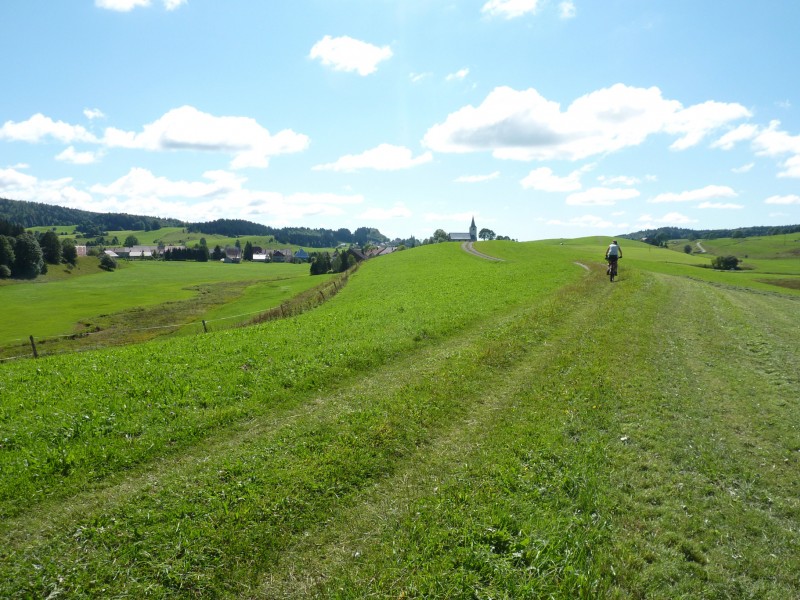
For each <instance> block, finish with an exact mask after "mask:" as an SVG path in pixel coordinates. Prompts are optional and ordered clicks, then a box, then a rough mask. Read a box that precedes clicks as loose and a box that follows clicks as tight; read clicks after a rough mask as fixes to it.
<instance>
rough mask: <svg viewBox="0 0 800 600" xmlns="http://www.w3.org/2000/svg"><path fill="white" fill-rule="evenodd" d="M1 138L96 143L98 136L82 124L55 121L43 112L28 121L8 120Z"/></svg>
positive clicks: (2, 129)
mask: <svg viewBox="0 0 800 600" xmlns="http://www.w3.org/2000/svg"><path fill="white" fill-rule="evenodd" d="M0 139H5V140H9V141H16V142H30V143H36V142H41V141H43V140H46V139H52V140H55V141H59V142H63V143H65V144H71V143H74V142H89V143H96V142H97V141H98V140H97V138H96V137H95V136H94V135H93V134H91V133H89V131H87V130H86V128H84V127H81V126H80V125H70V124H69V123H65V122H64V121H54V120H53V119H51V118H50V117H46V116H44V115H43V114H41V113H37V114H35V115H33V116H32V117H31V118H30V119H28V120H27V121H20V122H18V123H15V122H14V121H6V122H5V123H4V124H3V126H2V127H0Z"/></svg>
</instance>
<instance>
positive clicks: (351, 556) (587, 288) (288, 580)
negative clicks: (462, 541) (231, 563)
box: [244, 277, 617, 598]
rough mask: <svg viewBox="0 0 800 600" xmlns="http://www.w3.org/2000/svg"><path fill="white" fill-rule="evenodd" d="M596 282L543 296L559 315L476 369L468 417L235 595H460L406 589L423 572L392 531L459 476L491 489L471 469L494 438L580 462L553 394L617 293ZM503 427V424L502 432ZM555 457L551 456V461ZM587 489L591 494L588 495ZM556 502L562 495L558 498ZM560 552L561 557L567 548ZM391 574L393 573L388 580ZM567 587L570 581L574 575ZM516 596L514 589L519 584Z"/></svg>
mask: <svg viewBox="0 0 800 600" xmlns="http://www.w3.org/2000/svg"><path fill="white" fill-rule="evenodd" d="M604 283H605V279H604V278H599V277H594V278H587V280H584V283H583V284H582V285H581V286H580V290H579V291H578V286H575V287H573V288H572V289H570V290H569V292H568V293H564V294H561V295H559V297H558V298H554V299H551V300H550V302H553V303H554V304H559V306H560V310H561V311H563V312H561V313H560V317H559V318H558V319H555V320H556V321H557V323H556V324H555V326H554V327H552V329H549V330H548V331H547V335H546V336H545V337H544V338H542V339H540V340H539V343H537V344H521V347H520V348H519V354H516V355H515V359H514V361H513V362H512V363H511V364H508V365H506V366H505V367H504V368H499V369H493V370H487V371H486V372H485V374H484V376H483V377H482V378H481V380H480V387H481V389H482V390H488V391H487V392H485V393H483V394H482V396H483V397H482V401H481V402H479V403H477V404H475V405H474V407H473V410H472V411H471V412H470V413H469V414H468V415H465V416H464V418H462V419H459V420H457V421H454V422H452V423H451V424H450V425H449V426H448V427H447V428H446V430H444V431H443V432H442V434H441V435H440V436H439V437H438V438H437V439H436V440H435V441H433V442H432V443H431V444H430V445H429V446H428V447H427V448H426V450H425V452H423V453H419V455H418V456H415V457H414V459H413V461H408V462H407V463H406V464H405V466H404V467H403V468H402V469H400V470H398V472H397V473H396V474H394V475H393V476H392V477H390V478H387V479H384V480H381V481H378V482H376V483H375V485H374V486H373V487H371V488H368V489H366V490H365V491H364V492H363V493H362V494H359V497H357V498H355V499H354V501H353V503H352V504H350V505H347V506H343V507H342V508H341V510H339V511H337V513H336V514H335V515H334V517H332V519H331V521H330V522H329V523H326V524H324V525H323V526H321V527H317V528H314V529H313V530H311V531H309V532H307V533H306V535H305V536H304V537H303V538H301V539H300V540H299V542H298V543H297V544H296V545H295V546H294V547H293V548H291V549H290V550H289V551H288V552H287V553H286V554H285V555H284V556H283V557H282V559H281V561H280V563H279V564H278V565H277V568H276V569H275V570H274V571H273V572H271V573H270V574H269V575H267V576H266V577H265V579H264V581H263V582H262V584H261V585H260V586H259V587H258V588H256V589H254V590H249V591H248V592H247V593H245V594H244V596H246V597H253V598H305V597H331V596H332V595H340V596H341V597H353V598H356V597H367V596H369V597H372V596H376V597H405V596H406V594H408V595H409V596H415V595H417V596H419V595H421V596H424V597H434V596H436V597H449V595H450V594H455V595H456V596H459V597H460V596H461V595H463V594H464V593H466V592H467V590H466V589H455V588H451V589H450V590H449V593H442V594H441V595H439V594H437V593H435V592H434V591H433V590H432V589H422V590H421V589H420V588H418V587H417V588H414V586H415V583H414V575H413V572H414V571H416V570H419V569H422V568H423V565H420V564H416V565H414V564H412V563H413V561H412V560H409V563H408V564H407V565H404V567H402V568H398V566H397V564H396V563H397V560H401V559H396V558H395V556H396V555H399V554H404V553H406V552H407V551H408V548H402V549H401V548H399V547H396V545H395V544H396V543H397V541H396V537H397V536H398V534H399V533H401V532H403V530H404V528H407V527H408V526H409V523H410V522H413V521H414V520H415V519H416V518H418V517H419V515H420V513H419V512H416V515H417V516H416V517H415V511H417V510H425V508H422V507H427V508H430V507H431V506H441V505H442V504H446V503H448V502H449V501H451V500H452V496H453V495H456V496H457V495H458V494H459V493H460V492H458V491H457V490H458V488H459V486H460V482H463V481H464V480H471V481H475V484H476V485H479V486H480V485H482V486H492V485H494V484H495V483H496V482H494V481H491V479H492V477H489V476H487V477H485V478H483V480H482V478H481V476H480V475H479V474H478V473H479V472H480V471H481V469H487V470H491V469H493V468H494V467H495V465H494V463H493V462H492V461H493V456H494V458H496V454H494V455H493V452H496V450H497V449H496V448H495V449H494V450H492V449H491V448H492V446H493V445H494V444H495V441H494V438H495V436H497V437H498V438H499V439H501V440H502V444H503V445H504V446H503V447H502V448H501V450H500V452H501V454H502V453H505V451H506V450H507V454H509V455H513V456H512V459H511V462H512V463H514V462H516V461H518V460H519V459H520V456H519V454H520V452H521V450H520V448H519V446H518V445H516V442H517V441H518V438H519V437H525V436H526V435H528V436H530V437H529V439H528V441H530V440H531V439H539V440H540V441H541V442H542V444H543V446H546V448H545V447H541V448H531V449H530V450H531V455H533V456H538V455H539V453H540V452H541V453H542V454H547V453H548V452H552V453H553V455H552V456H551V458H553V459H554V460H562V459H563V460H564V461H565V462H566V461H568V460H575V461H576V462H578V463H579V462H580V458H577V457H575V456H571V457H570V456H569V455H570V453H571V452H570V451H568V450H565V448H564V446H563V445H562V444H563V443H564V434H563V431H564V430H565V429H567V428H569V425H568V422H569V420H570V416H569V415H568V414H565V412H564V406H563V404H561V402H560V399H558V398H554V390H555V389H557V388H559V387H562V386H563V382H562V381H561V379H562V373H563V370H564V369H565V368H568V366H569V364H570V363H571V358H570V357H571V355H572V354H573V353H574V352H575V351H576V350H575V347H576V346H582V345H583V343H584V339H583V336H580V335H577V336H576V335H575V332H576V331H585V330H591V329H593V328H597V327H602V320H603V318H604V317H603V316H604V308H608V307H610V306H612V305H613V302H614V300H615V298H616V297H617V294H613V293H612V294H608V293H607V288H606V286H605V285H604ZM565 307H568V308H566V309H565ZM537 312H538V311H537V310H536V309H532V310H531V311H530V314H528V315H526V317H527V318H521V319H520V320H518V321H516V322H515V323H513V324H511V325H510V326H509V330H508V331H507V332H504V333H507V334H510V335H514V334H516V335H518V336H524V335H526V334H529V333H530V332H531V329H532V328H535V327H536V322H537V321H539V319H540V318H541V317H542V316H544V315H541V314H537ZM509 422H512V423H516V424H522V428H523V429H526V428H529V429H530V430H531V431H533V433H531V431H527V432H525V433H524V434H523V433H522V431H517V432H516V433H513V431H514V429H515V428H514V426H513V425H512V426H510V425H509ZM509 428H510V429H511V430H512V433H511V434H509V431H508V430H509ZM518 434H519V435H518ZM551 434H553V435H554V436H555V438H556V440H555V441H554V440H553V439H552V438H549V437H548V436H550V435H551ZM537 436H540V437H537ZM567 442H568V443H569V442H570V441H569V440H568V441H567ZM559 453H561V454H560V457H559V458H554V457H555V456H557V455H558V454H559ZM527 458H530V457H527ZM487 461H488V462H487ZM534 462H535V460H534ZM512 468H513V467H512ZM533 468H534V469H535V467H533ZM515 475H520V474H518V473H515ZM548 475H552V473H548ZM495 476H496V477H499V478H501V479H502V478H504V477H505V475H504V474H503V473H496V474H495ZM520 477H522V475H520ZM537 485H539V486H550V485H552V482H549V483H548V482H546V481H542V480H539V481H538V483H537ZM531 489H533V488H531ZM448 491H449V494H450V496H449V497H448V495H447V494H448ZM463 491H464V492H466V493H468V494H469V493H471V492H475V493H477V490H471V491H470V490H468V489H465V490H463ZM587 493H588V494H589V495H591V492H587ZM528 499H529V500H530V501H531V502H533V501H534V500H535V498H532V497H528ZM516 500H518V498H517V499H516ZM539 500H540V501H541V500H542V498H541V497H540V498H539ZM560 500H564V498H563V497H561V498H560ZM567 501H569V502H570V503H571V504H572V506H573V508H574V507H575V506H577V505H578V504H579V502H578V501H577V500H575V499H567ZM498 502H502V499H498ZM524 502H525V500H523V503H524ZM542 505H547V502H542ZM547 506H549V507H551V505H547ZM474 508H475V507H474V506H473V509H474ZM491 512H492V511H491V510H490V509H487V510H486V514H485V515H483V517H482V518H483V519H485V521H486V523H487V525H488V524H490V523H491V522H492V517H491ZM579 512H580V511H579ZM478 520H480V518H479V519H478ZM570 521H571V522H572V523H573V524H577V523H578V522H582V519H580V518H576V519H574V520H571V519H569V518H568V517H567V518H566V519H565V520H564V521H562V522H561V523H560V524H561V525H563V526H565V527H569V525H568V523H569V522H570ZM583 524H584V525H585V523H583ZM596 525H597V526H596V528H594V530H593V531H591V532H589V533H587V536H588V537H592V536H602V535H604V533H603V530H604V527H605V526H604V524H603V523H602V522H601V521H599V520H598V522H597V523H596ZM462 526H463V524H462ZM519 533H520V534H521V533H522V532H519ZM539 533H540V534H541V535H545V536H547V535H553V534H554V533H556V534H557V535H562V536H564V537H566V536H567V535H568V534H567V533H566V531H565V530H561V531H557V532H556V531H553V530H547V528H546V527H543V528H542V530H541V531H540V532H539ZM514 534H517V532H514ZM452 550H453V548H452V547H446V548H442V549H441V553H442V554H447V553H448V552H452ZM565 552H566V553H567V554H568V553H569V550H568V549H567V550H566V551H565ZM508 554H509V557H507V558H509V559H511V560H514V557H513V556H512V555H513V554H514V553H513V552H511V551H510V550H509V552H508ZM520 554H521V553H520ZM375 555H380V556H381V557H382V558H381V559H379V560H378V566H377V567H375V566H373V565H370V564H363V565H360V566H359V563H360V559H361V557H362V556H364V557H370V556H375ZM417 560H419V557H417ZM588 562H591V561H588ZM588 568H590V567H588ZM393 569H394V571H393ZM404 570H405V571H407V572H408V580H406V581H404V580H403V575H402V571H404ZM387 573H389V575H387ZM394 576H396V577H398V579H397V580H396V581H394V582H392V581H389V579H391V578H392V577H394ZM537 577H538V576H537ZM442 578H443V577H442ZM522 579H526V578H525V577H523V578H522ZM542 579H546V577H545V578H542ZM552 579H559V578H558V577H555V578H551V581H550V582H549V583H553V581H552ZM439 583H441V582H439ZM527 583H530V581H528V582H527ZM572 583H573V584H575V581H572ZM558 584H559V585H564V582H563V581H560V582H558ZM536 585H539V586H540V588H542V589H540V591H542V593H544V592H543V589H544V588H546V587H547V585H548V583H547V582H539V584H536ZM600 585H601V582H600V576H599V575H598V577H597V578H596V579H595V581H594V582H587V583H586V589H590V588H592V586H595V587H594V588H593V589H595V591H596V590H597V589H599V587H598V586H600ZM500 587H501V588H502V586H500ZM556 587H557V586H556ZM410 590H414V591H413V592H412V591H410ZM482 592H483V593H486V594H489V595H493V594H492V593H491V592H493V593H494V594H500V595H501V596H502V595H503V593H504V592H505V593H506V594H508V593H509V592H508V590H498V589H492V590H488V589H483V590H482ZM517 592H519V593H521V592H520V590H517ZM475 593H478V591H477V590H476V592H475Z"/></svg>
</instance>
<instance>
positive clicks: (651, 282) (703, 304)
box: [0, 266, 800, 598]
mask: <svg viewBox="0 0 800 600" xmlns="http://www.w3.org/2000/svg"><path fill="white" fill-rule="evenodd" d="M603 272H604V271H603V269H602V266H595V267H594V268H593V270H592V271H591V272H590V273H589V274H587V276H586V277H585V278H583V279H582V280H581V281H579V282H578V283H575V284H572V285H570V286H567V287H565V288H564V289H562V290H559V291H557V292H555V293H551V294H549V295H546V296H543V297H542V298H540V299H539V300H537V301H535V302H534V303H532V304H531V305H530V306H525V307H522V308H519V307H517V308H511V309H509V310H507V311H506V312H504V313H498V314H496V315H493V316H491V317H488V318H487V319H485V320H484V321H482V322H481V323H480V324H479V325H478V326H477V327H476V328H474V329H473V330H471V331H467V332H464V331H460V332H459V333H456V334H453V335H450V336H449V337H447V338H445V339H443V340H440V341H438V342H436V343H433V342H432V343H430V344H428V345H425V346H422V347H421V348H420V349H419V350H418V351H416V352H414V353H412V354H411V355H407V356H404V357H399V358H398V359H397V360H396V361H393V362H391V363H389V364H385V365H383V366H381V367H378V368H377V369H374V370H371V371H369V372H366V373H362V374H360V375H357V376H355V377H352V378H350V379H348V380H346V381H344V382H343V383H341V384H340V385H338V386H337V387H335V388H326V389H325V390H323V391H322V392H319V393H311V394H310V395H308V396H307V397H306V398H305V399H304V398H303V397H301V396H298V397H297V398H296V399H295V400H294V401H292V402H286V403H284V404H280V405H277V406H274V407H273V408H271V409H269V411H266V410H265V411H264V412H262V413H260V414H256V415H254V416H251V417H250V418H248V419H247V420H246V421H239V422H236V423H234V424H233V425H229V426H227V427H226V428H224V429H222V430H220V431H218V432H217V433H214V434H211V435H208V436H207V437H205V438H204V440H203V441H202V443H200V444H197V445H195V446H194V447H191V448H189V449H188V450H187V451H185V452H182V453H181V454H180V455H179V456H177V457H169V458H164V459H158V460H155V461H151V462H150V463H149V464H146V465H144V466H141V467H138V468H136V469H134V470H132V471H128V472H121V473H119V474H117V475H116V476H113V477H112V478H110V479H108V480H107V481H106V482H104V483H102V484H100V485H99V486H98V487H94V488H91V487H89V488H87V489H86V490H84V491H83V492H79V493H77V494H75V495H73V496H71V497H69V498H66V500H64V499H60V500H58V501H50V502H43V503H41V504H40V505H39V506H38V507H37V510H36V511H35V512H34V513H27V514H25V515H23V516H19V517H16V518H13V519H9V520H7V521H5V522H3V523H2V524H0V548H2V550H0V558H2V561H3V563H5V564H6V565H7V566H6V567H5V568H4V574H5V575H6V580H5V581H4V582H3V583H0V595H2V596H8V597H15V596H19V597H23V596H24V595H25V594H26V593H28V594H31V595H35V596H47V595H48V594H55V595H57V594H59V593H63V594H65V595H70V596H74V597H91V596H100V595H101V596H104V597H114V596H135V597H174V596H210V597H253V598H306V597H322V598H363V597H382V598H383V597H385V598H407V597H425V598H436V597H439V598H476V597H477V598H484V597H492V598H523V597H529V598H537V597H554V598H581V597H583V598H596V597H613V598H644V597H647V598H681V597H685V598H694V597H708V598H728V597H753V598H756V597H758V598H789V597H798V596H800V585H798V582H797V580H796V573H797V572H800V558H798V557H800V532H798V526H797V523H800V503H799V502H798V498H800V479H799V478H798V475H797V474H798V462H800V431H799V430H798V424H800V407H799V406H798V403H797V398H798V388H800V381H799V380H798V375H797V370H796V369H791V368H787V365H797V364H800V360H799V359H800V356H798V354H799V353H800V349H798V345H797V343H796V340H797V339H800V318H798V317H799V316H800V302H798V301H797V300H795V299H793V298H786V297H783V298H782V297H778V296H774V295H768V294H759V293H754V292H749V291H741V290H735V289H730V288H721V287H715V286H712V285H709V284H706V283H702V282H697V281H692V280H688V279H683V278H677V277H672V276H668V275H662V274H648V273H644V272H641V271H638V270H635V269H626V270H625V272H624V274H623V275H624V276H623V278H622V279H620V281H619V282H617V283H615V284H613V285H611V284H609V283H608V281H607V279H606V278H605V277H604V275H603ZM687 299H689V300H690V301H688V302H687V301H686V300H687ZM755 315H759V318H758V319H756V318H755Z"/></svg>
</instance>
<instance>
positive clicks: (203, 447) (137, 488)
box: [0, 280, 602, 591]
mask: <svg viewBox="0 0 800 600" xmlns="http://www.w3.org/2000/svg"><path fill="white" fill-rule="evenodd" d="M572 287H574V286H571V289H567V290H562V292H561V294H572V293H574V291H575V290H574V289H572ZM577 288H580V289H581V294H584V295H585V294H588V295H589V296H597V295H598V294H599V293H600V292H601V289H602V288H598V287H596V286H592V285H589V282H588V280H584V281H583V282H581V283H579V284H577ZM577 288H576V289H577ZM592 302H593V301H587V302H586V303H584V304H583V306H585V307H590V306H591V305H592ZM554 304H555V305H559V308H555V307H554ZM537 308H538V309H544V310H545V311H547V313H548V314H547V316H548V317H549V318H550V319H552V321H551V323H552V324H553V325H555V324H557V323H560V322H561V321H563V320H564V319H567V320H568V321H570V322H571V320H572V319H574V316H575V315H570V314H569V313H568V312H567V311H564V304H563V303H559V302H554V301H553V299H551V298H548V299H545V301H544V307H523V308H518V309H515V310H513V311H512V312H511V313H508V314H505V315H501V316H500V317H499V318H497V317H492V318H491V319H490V320H489V321H488V322H486V323H484V324H482V325H481V326H480V327H479V328H478V329H476V330H474V331H467V332H463V333H462V334H460V335H458V336H456V337H454V338H448V339H445V340H442V341H441V342H440V343H438V344H436V345H431V346H429V347H426V348H424V349H423V350H421V351H418V352H416V353H414V355H413V356H408V357H406V358H404V359H402V360H400V361H397V362H394V363H392V364H387V365H384V366H383V367H381V368H379V369H377V370H375V371H371V372H369V373H366V374H365V375H364V377H363V378H358V379H355V380H353V381H350V382H349V383H345V384H344V385H343V386H342V387H341V388H340V389H338V390H333V391H330V392H327V393H325V394H323V395H321V396H317V397H312V398H310V399H309V401H308V402H307V403H305V404H303V405H301V406H298V407H294V408H290V409H285V410H282V409H277V410H273V411H272V412H271V413H270V414H265V415H262V416H259V417H256V418H252V419H249V420H247V421H245V422H240V423H236V424H235V425H233V426H230V427H228V428H226V429H225V430H224V431H222V432H220V433H217V434H214V435H210V436H208V437H207V438H206V439H205V440H204V441H203V442H202V443H201V444H197V445H195V446H194V447H190V448H188V449H186V450H185V451H182V452H181V454H180V455H178V456H167V457H164V458H159V459H156V460H154V461H151V462H150V463H148V464H145V465H142V466H140V467H137V468H135V469H134V470H132V471H129V472H127V473H125V474H123V475H118V476H112V477H110V478H108V479H107V480H106V481H105V482H104V483H101V484H99V487H98V488H97V489H93V490H89V491H86V492H83V493H79V494H76V495H75V496H72V497H70V498H66V499H64V498H58V499H55V500H49V501H44V502H41V503H39V504H38V505H37V507H36V510H35V511H31V512H28V513H26V514H24V515H22V516H19V517H16V518H11V519H8V520H6V521H5V522H3V523H1V524H0V546H4V547H6V548H7V549H8V550H10V552H9V555H8V556H9V557H10V558H11V561H13V562H18V563H19V565H20V567H23V566H24V565H28V564H30V561H32V560H35V559H34V557H37V556H41V555H47V554H50V553H52V552H55V553H56V554H58V550H55V548H57V547H58V546H63V547H70V546H73V545H74V541H72V540H73V539H74V538H75V537H76V536H77V535H78V534H79V532H80V531H82V530H83V529H84V528H87V527H90V524H91V523H92V522H94V521H97V520H103V519H105V518H106V517H107V516H108V515H113V514H125V513H129V512H130V511H131V510H133V509H132V508H131V505H132V504H133V503H135V502H136V501H137V499H140V498H142V497H143V496H154V495H159V494H167V495H176V494H178V495H179V494H181V492H182V490H184V489H191V488H193V487H196V485H197V483H196V481H197V479H198V478H199V477H200V476H201V474H203V473H206V472H208V471H209V470H211V471H213V470H215V469H219V468H220V467H219V465H218V464H217V461H216V457H220V456H229V455H231V454H233V455H236V454H239V453H241V449H242V448H247V447H248V446H250V445H253V444H257V445H263V444H266V443H269V440H274V439H280V438H281V437H282V436H283V435H285V434H286V431H287V430H288V429H290V428H294V427H301V428H303V429H307V428H312V429H313V428H318V427H328V426H342V420H343V415H344V416H346V415H347V414H349V413H354V412H357V411H359V410H360V407H361V404H362V403H363V402H364V400H365V399H368V398H373V397H376V396H378V397H393V396H402V394H403V391H404V390H406V389H412V388H419V387H422V388H425V387H427V386H430V385H432V382H437V384H438V385H441V384H442V383H444V382H446V380H447V377H448V371H449V366H448V365H449V364H450V363H453V362H458V363H463V362H467V363H470V364H472V365H474V369H475V376H476V382H475V383H476V385H477V384H478V382H479V381H481V382H482V381H484V374H486V373H490V372H491V373H493V375H492V378H493V380H495V383H497V384H498V385H501V382H502V381H503V380H508V372H507V371H506V370H505V369H489V370H488V371H486V370H482V369H483V367H485V366H486V361H487V358H486V356H487V352H489V353H491V352H493V351H492V350H491V344H490V345H489V346H487V342H486V336H487V335H488V336H490V337H494V336H495V334H496V332H497V331H502V330H504V329H508V328H514V327H518V323H519V322H520V320H521V319H522V318H523V317H524V316H525V315H528V318H530V315H531V314H533V313H535V312H536V311H537ZM552 311H555V312H557V313H559V315H560V316H558V318H555V313H554V312H552ZM566 328H567V329H569V325H566ZM508 333H509V335H510V334H511V333H512V332H510V331H509V332H508ZM551 333H552V332H551ZM542 335H545V334H542ZM547 338H548V339H538V338H537V342H539V341H540V342H542V344H543V345H542V346H541V347H540V348H538V349H537V350H536V352H537V354H538V355H540V356H546V355H547V354H549V352H550V351H551V346H550V344H552V343H553V340H550V339H549V336H547ZM548 340H549V341H548ZM497 344H498V342H495V344H494V345H497ZM506 346H508V347H507V348H506ZM530 349H531V348H526V350H525V352H527V351H528V350H530ZM516 351H519V348H517V347H516V345H513V344H507V343H506V342H505V341H500V342H499V350H497V352H499V354H498V355H497V356H493V357H490V360H497V361H500V362H501V363H503V364H505V359H504V358H503V354H504V353H505V352H516ZM508 385H510V386H511V387H516V386H517V384H516V383H514V382H513V381H511V380H508ZM507 396H508V392H503V393H500V396H499V397H498V396H497V395H496V394H492V396H491V398H487V397H483V396H480V395H475V396H473V397H471V398H463V400H464V402H463V404H461V406H460V409H459V412H460V413H461V416H460V418H457V419H453V420H449V421H447V422H446V423H444V424H443V427H444V429H443V430H442V431H439V432H438V433H437V434H436V437H435V438H433V441H431V442H430V443H433V444H437V445H439V446H440V447H442V448H446V447H450V446H452V444H453V441H452V438H453V436H455V437H457V438H462V437H463V433H462V429H463V428H465V427H466V429H463V431H471V432H473V433H474V432H476V431H478V430H480V428H481V427H482V424H483V419H485V418H487V417H489V416H491V415H492V414H493V412H494V411H496V410H499V409H500V408H501V407H502V406H501V405H502V403H503V402H505V401H507V400H508V398H507ZM439 436H441V437H442V440H441V441H439V442H436V441H435V440H436V438H438V437H439ZM427 448H428V444H427V443H426V444H425V445H424V446H421V447H420V448H418V449H416V450H415V451H413V452H412V453H411V454H409V455H408V456H403V457H402V461H401V462H402V464H405V465H407V467H406V468H407V469H411V470H413V465H414V464H415V463H417V462H419V461H420V460H421V455H422V454H423V453H425V454H427V452H428V450H427ZM387 475H388V474H384V475H383V476H382V477H381V479H383V478H385V477H386V476H387ZM376 483H377V480H376ZM321 525H322V526H323V527H325V526H326V525H325V524H321ZM0 591H2V586H0Z"/></svg>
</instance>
